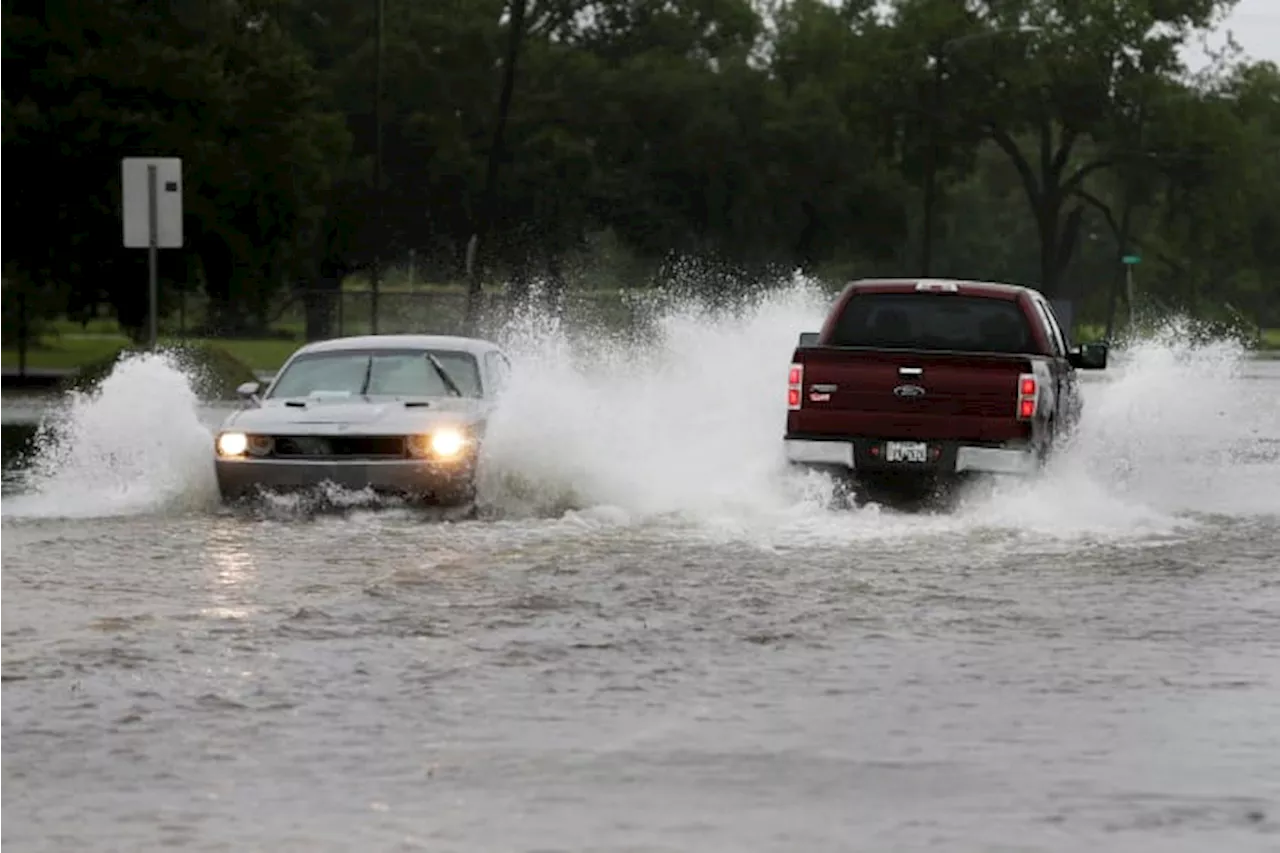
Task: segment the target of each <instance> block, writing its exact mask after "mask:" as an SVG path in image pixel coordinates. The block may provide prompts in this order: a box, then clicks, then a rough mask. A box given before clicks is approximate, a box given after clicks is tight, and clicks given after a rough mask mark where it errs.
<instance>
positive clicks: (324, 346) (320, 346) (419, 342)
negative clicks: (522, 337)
mask: <svg viewBox="0 0 1280 853" xmlns="http://www.w3.org/2000/svg"><path fill="white" fill-rule="evenodd" d="M371 349H375V350H376V349H451V350H461V351H463V352H468V353H471V354H472V355H481V354H483V353H486V352H493V351H494V350H500V349H501V348H500V347H499V346H498V345H497V344H495V343H493V342H492V341H486V340H484V339H482V338H465V337H461V336H457V335H352V336H350V337H345V338H330V339H328V340H324V341H313V342H312V343H309V344H305V345H304V346H302V347H300V348H299V349H298V351H297V353H295V355H297V354H299V353H312V352H339V351H342V350H371Z"/></svg>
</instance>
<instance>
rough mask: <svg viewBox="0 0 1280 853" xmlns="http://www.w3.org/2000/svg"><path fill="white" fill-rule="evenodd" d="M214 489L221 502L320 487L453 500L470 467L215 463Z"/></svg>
mask: <svg viewBox="0 0 1280 853" xmlns="http://www.w3.org/2000/svg"><path fill="white" fill-rule="evenodd" d="M214 467H215V470H216V473H217V478H218V489H219V491H221V493H222V496H223V498H224V499H228V500H234V499H238V498H242V497H247V496H249V495H252V494H254V493H256V492H258V491H263V490H264V491H269V492H296V491H303V490H308V489H316V488H321V487H324V486H326V485H332V486H337V487H339V488H342V489H350V490H353V491H361V490H364V489H372V490H373V491H375V492H383V493H396V494H406V495H444V494H455V493H457V492H459V491H460V490H465V489H466V488H468V487H469V485H470V483H471V480H472V477H473V474H474V467H473V464H472V463H471V461H470V460H459V461H458V462H456V463H446V462H435V461H430V460H423V459H388V460H381V459H379V460H368V459H364V460H314V459H308V460H297V459H254V458H251V457H233V458H216V459H215V460H214Z"/></svg>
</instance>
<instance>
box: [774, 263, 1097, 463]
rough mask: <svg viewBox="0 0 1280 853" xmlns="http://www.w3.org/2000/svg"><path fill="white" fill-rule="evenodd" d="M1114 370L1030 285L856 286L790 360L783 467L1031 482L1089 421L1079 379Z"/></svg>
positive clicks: (883, 282)
mask: <svg viewBox="0 0 1280 853" xmlns="http://www.w3.org/2000/svg"><path fill="white" fill-rule="evenodd" d="M1106 363H1107V348H1106V346H1105V345H1102V344H1088V345H1085V346H1072V345H1071V344H1070V343H1069V341H1068V338H1067V335H1066V333H1065V332H1064V331H1063V329H1062V327H1061V325H1060V324H1059V322H1058V319H1057V317H1056V316H1055V314H1054V312H1053V308H1052V306H1051V305H1050V304H1049V302H1048V301H1047V300H1046V299H1045V298H1044V297H1043V296H1042V295H1041V294H1040V293H1039V292H1037V291H1035V290H1033V289H1031V288H1028V287H1022V286H1018V285H1011V284H999V283H991V282H973V281H957V280H924V279H878V280H862V281H855V282H852V283H851V284H849V285H848V286H847V287H845V289H844V290H843V291H842V292H841V294H840V296H839V297H838V298H837V299H836V301H835V303H834V304H833V305H832V308H831V310H830V312H829V314H828V316H827V318H826V321H825V322H824V323H823V326H822V329H821V330H820V331H818V332H816V333H812V332H811V333H804V334H801V336H800V341H799V345H798V346H797V347H796V349H795V352H794V354H793V356H792V359H791V366H790V370H789V375H788V382H787V423H786V434H785V436H784V444H785V447H786V455H787V459H788V460H789V461H790V462H791V463H793V464H796V465H802V466H811V467H818V468H823V469H828V470H835V471H836V472H839V473H845V474H851V475H853V476H854V477H855V478H856V479H857V480H859V481H885V480H896V481H901V482H906V483H916V484H920V485H930V486H932V485H936V484H937V482H938V481H939V480H947V479H953V478H957V477H963V476H967V475H970V474H1030V473H1034V472H1035V471H1037V470H1038V469H1039V467H1040V466H1041V465H1042V464H1043V462H1044V460H1045V459H1046V458H1047V456H1048V455H1049V454H1050V452H1051V451H1052V450H1053V448H1054V446H1055V445H1056V444H1057V443H1058V441H1059V439H1061V438H1062V437H1063V436H1065V435H1066V434H1067V433H1069V432H1070V431H1071V430H1072V429H1073V428H1074V426H1075V424H1076V422H1077V421H1078V420H1079V417H1080V413H1081V409H1082V399H1081V395H1080V389H1079V384H1078V380H1077V370H1080V369H1103V368H1105V367H1106Z"/></svg>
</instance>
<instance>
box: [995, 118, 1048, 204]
mask: <svg viewBox="0 0 1280 853" xmlns="http://www.w3.org/2000/svg"><path fill="white" fill-rule="evenodd" d="M987 133H988V134H989V135H990V136H991V141H993V142H994V143H995V144H996V145H998V146H1000V150H1002V151H1004V153H1005V154H1006V155H1008V157H1009V160H1010V162H1012V163H1013V168H1015V169H1017V170H1018V176H1019V177H1021V178H1022V188H1023V189H1024V190H1025V191H1026V193H1027V200H1028V201H1029V202H1031V209H1032V210H1033V211H1035V212H1036V214H1037V218H1038V215H1039V210H1040V198H1041V192H1040V185H1039V183H1038V182H1037V181H1036V176H1035V173H1034V172H1032V171H1031V164H1030V163H1028V162H1027V158H1026V157H1024V156H1023V155H1022V151H1021V150H1020V149H1019V148H1018V143H1016V142H1014V141H1013V137H1011V136H1010V135H1009V134H1008V133H1006V132H1005V131H1004V130H1003V129H1001V128H999V127H997V126H996V125H995V123H994V122H989V123H988V124H987Z"/></svg>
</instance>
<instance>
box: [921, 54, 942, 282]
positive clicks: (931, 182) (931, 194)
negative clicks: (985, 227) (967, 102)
mask: <svg viewBox="0 0 1280 853" xmlns="http://www.w3.org/2000/svg"><path fill="white" fill-rule="evenodd" d="M930 59H931V60H932V62H933V78H932V88H931V91H930V93H929V116H928V128H929V131H928V133H929V138H928V140H927V141H926V143H925V152H924V157H925V160H924V222H923V224H922V225H921V228H920V275H921V276H922V277H926V278H927V277H928V276H929V271H930V266H931V265H932V263H933V222H934V215H935V214H934V208H935V207H937V202H936V196H937V181H938V111H939V110H940V109H941V107H942V80H943V75H944V73H945V72H944V66H943V62H942V55H941V52H939V53H937V54H935V55H933V56H931V57H930Z"/></svg>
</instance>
